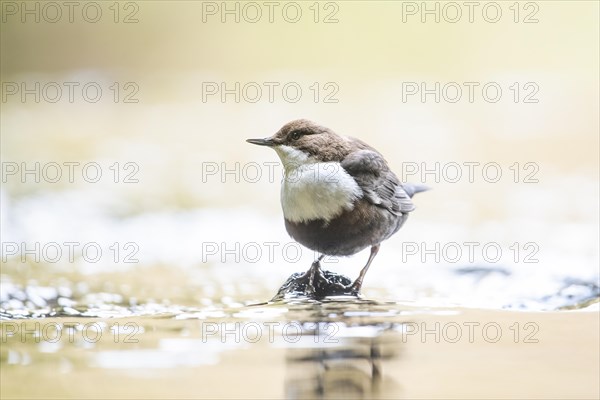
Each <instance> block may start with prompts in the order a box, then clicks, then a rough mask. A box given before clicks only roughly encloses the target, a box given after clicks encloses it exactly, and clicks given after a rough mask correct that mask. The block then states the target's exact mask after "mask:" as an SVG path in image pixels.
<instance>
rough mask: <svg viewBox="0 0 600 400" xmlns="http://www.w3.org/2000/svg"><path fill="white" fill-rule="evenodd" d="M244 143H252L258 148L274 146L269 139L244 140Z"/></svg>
mask: <svg viewBox="0 0 600 400" xmlns="http://www.w3.org/2000/svg"><path fill="white" fill-rule="evenodd" d="M246 142H248V143H252V144H257V145H259V146H275V142H273V139H271V138H264V139H246Z"/></svg>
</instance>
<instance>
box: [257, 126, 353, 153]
mask: <svg viewBox="0 0 600 400" xmlns="http://www.w3.org/2000/svg"><path fill="white" fill-rule="evenodd" d="M246 141H247V142H248V143H252V144H257V145H261V146H269V147H273V148H274V149H275V151H277V154H279V157H280V158H281V160H282V161H283V162H284V164H285V163H286V162H287V161H291V162H299V159H301V158H306V159H307V160H309V159H310V160H313V161H321V162H323V161H340V160H342V159H343V157H344V156H345V155H346V154H347V153H348V151H349V149H348V140H347V139H346V138H344V137H342V136H339V135H337V134H336V133H335V132H333V131H332V130H331V129H329V128H326V127H324V126H321V125H318V124H316V123H314V122H312V121H309V120H306V119H297V120H294V121H291V122H288V123H287V124H285V125H284V126H283V127H282V128H281V129H280V130H279V131H277V133H275V134H274V135H273V136H271V137H268V138H265V139H248V140H246Z"/></svg>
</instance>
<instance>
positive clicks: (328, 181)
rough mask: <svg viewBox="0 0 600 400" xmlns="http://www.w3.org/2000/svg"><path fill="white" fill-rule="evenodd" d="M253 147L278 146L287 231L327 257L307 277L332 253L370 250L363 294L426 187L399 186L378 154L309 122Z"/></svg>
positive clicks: (292, 125)
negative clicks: (383, 246)
mask: <svg viewBox="0 0 600 400" xmlns="http://www.w3.org/2000/svg"><path fill="white" fill-rule="evenodd" d="M247 142H248V143H252V144H257V145H261V146H269V147H272V148H273V149H274V150H275V151H276V152H277V154H278V155H279V158H280V159H281V162H282V163H283V167H284V171H285V173H284V178H283V180H282V186H281V206H282V208H283V215H284V218H285V227H286V230H287V232H288V233H289V234H290V236H291V237H292V238H294V239H295V240H296V241H298V242H299V243H300V244H302V245H304V246H306V247H308V248H309V249H311V250H314V251H316V252H318V253H320V256H319V258H318V259H317V260H316V261H315V262H314V263H313V264H312V266H311V268H310V269H309V270H308V271H307V272H306V274H304V275H303V278H305V279H308V280H309V287H312V283H313V280H314V277H315V274H318V273H319V274H320V273H321V271H320V263H319V262H320V261H321V260H322V258H323V257H324V256H325V255H330V256H350V255H352V254H355V253H358V252H359V251H361V250H363V249H365V248H367V247H369V246H370V247H371V254H370V255H369V259H368V261H367V264H366V265H365V266H364V268H363V269H362V270H361V271H360V274H359V276H358V278H357V279H356V280H355V281H354V283H353V284H352V285H351V286H350V287H349V288H348V289H349V290H350V291H352V292H353V293H359V292H360V288H361V286H362V282H363V279H364V277H365V274H366V273H367V270H368V269H369V266H370V265H371V262H372V261H373V259H374V258H375V256H376V255H377V252H378V251H379V245H380V243H381V242H383V241H384V240H386V239H388V238H389V237H390V236H392V235H393V234H394V233H396V232H397V231H398V229H400V227H401V226H402V225H403V224H404V222H405V221H406V219H407V217H408V213H410V212H411V211H413V210H414V209H415V206H414V205H413V202H412V200H411V197H412V196H413V195H414V194H415V193H418V192H422V191H424V190H427V187H426V186H423V185H411V184H406V183H400V181H399V180H398V178H397V177H396V175H395V174H394V173H393V172H392V171H391V170H390V168H389V167H388V164H387V162H386V161H385V159H384V158H383V156H382V155H381V154H380V153H379V152H378V151H377V150H375V149H374V148H372V147H371V146H369V145H368V144H366V143H364V142H362V141H360V140H358V139H354V138H350V137H345V136H340V135H338V134H336V133H335V132H333V131H332V130H331V129H328V128H325V127H323V126H320V125H318V124H316V123H314V122H311V121H308V120H305V119H299V120H295V121H292V122H289V123H287V124H286V125H284V126H283V127H282V128H281V129H280V130H279V131H278V132H277V133H275V135H273V136H271V137H269V138H265V139H248V140H247Z"/></svg>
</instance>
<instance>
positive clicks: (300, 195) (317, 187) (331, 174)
mask: <svg viewBox="0 0 600 400" xmlns="http://www.w3.org/2000/svg"><path fill="white" fill-rule="evenodd" d="M275 150H276V151H277V154H278V155H279V157H280V158H281V161H282V162H283V165H284V169H285V175H284V178H283V180H282V184H281V206H282V208H283V214H284V216H285V218H286V219H287V220H289V221H292V222H303V221H310V220H314V219H324V220H326V221H329V220H331V219H332V218H335V217H336V216H338V215H339V214H341V213H342V212H343V211H344V210H345V209H346V210H349V209H352V207H353V203H354V201H355V200H356V199H357V198H359V197H360V196H361V195H362V190H361V189H360V187H359V186H358V184H357V183H356V181H355V180H354V178H353V177H352V176H350V175H349V174H348V173H347V172H346V171H345V170H344V169H343V168H342V166H341V165H340V163H338V162H316V161H315V160H313V159H310V158H309V157H308V155H306V154H305V153H303V152H301V151H299V150H297V149H294V148H292V147H289V146H278V147H276V148H275Z"/></svg>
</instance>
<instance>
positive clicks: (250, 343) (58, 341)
mask: <svg viewBox="0 0 600 400" xmlns="http://www.w3.org/2000/svg"><path fill="white" fill-rule="evenodd" d="M144 307H146V308H147V309H146V312H147V313H148V314H151V316H139V317H137V316H130V317H125V316H123V315H121V317H120V318H106V317H105V318H95V317H94V318H82V317H81V316H63V317H60V318H56V317H54V318H45V319H29V320H11V321H4V322H2V324H1V328H2V341H3V345H2V352H1V357H0V359H1V362H2V372H1V373H2V382H3V384H2V397H3V398H57V397H73V398H108V397H111V396H118V397H119V398H130V397H133V398H249V397H250V398H284V397H285V398H292V399H294V398H365V397H367V398H428V397H429V398H430V397H443V398H478V397H481V396H489V394H490V393H494V394H495V396H497V397H500V398H505V397H520V398H524V397H546V396H552V397H556V398H560V397H568V398H593V397H597V395H598V394H599V388H598V380H597V376H598V373H599V372H600V371H599V366H598V363H597V354H598V343H599V339H600V338H599V336H598V315H597V313H594V312H561V313H521V312H498V311H480V310H465V309H457V308H426V307H415V306H411V305H407V304H399V303H393V302H382V301H373V300H356V299H328V300H325V301H323V302H307V301H288V302H276V303H269V304H257V305H249V306H244V305H241V304H237V305H231V306H229V307H204V308H191V307H189V308H177V307H172V308H168V307H165V308H163V309H157V308H155V307H154V306H152V305H146V306H144ZM107 314H108V315H107V316H109V315H110V316H111V317H112V316H114V315H117V314H113V315H111V313H110V312H107ZM574 343H577V345H576V346H573V344H574ZM575 349H578V350H576V351H573V350H575ZM26 375H27V376H35V377H36V378H35V384H31V385H23V384H22V383H23V382H24V381H23V379H24V376H26ZM542 382H543V384H541V383H542Z"/></svg>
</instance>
